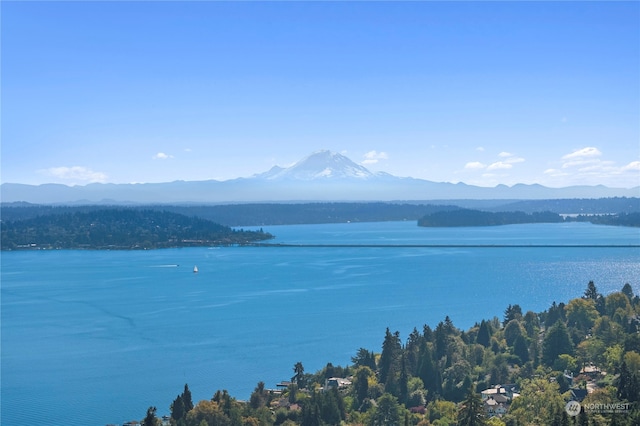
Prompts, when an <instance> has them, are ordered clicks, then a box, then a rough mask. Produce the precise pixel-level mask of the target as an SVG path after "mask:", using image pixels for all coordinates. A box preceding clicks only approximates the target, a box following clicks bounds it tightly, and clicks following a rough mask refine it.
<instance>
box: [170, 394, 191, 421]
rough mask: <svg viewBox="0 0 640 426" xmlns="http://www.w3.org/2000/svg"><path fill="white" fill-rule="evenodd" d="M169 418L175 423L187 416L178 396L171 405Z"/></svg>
mask: <svg viewBox="0 0 640 426" xmlns="http://www.w3.org/2000/svg"><path fill="white" fill-rule="evenodd" d="M170 408H171V418H172V419H173V420H175V421H176V422H177V421H178V420H181V419H183V418H184V417H185V416H186V415H187V411H186V410H185V408H184V401H183V400H182V395H178V396H177V397H176V399H174V400H173V402H172V403H171V407H170Z"/></svg>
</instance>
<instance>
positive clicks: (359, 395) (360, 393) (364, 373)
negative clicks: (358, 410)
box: [353, 367, 373, 406]
mask: <svg viewBox="0 0 640 426" xmlns="http://www.w3.org/2000/svg"><path fill="white" fill-rule="evenodd" d="M372 376H373V371H371V369H370V368H369V367H360V368H358V370H357V371H356V375H355V380H354V382H355V383H354V384H353V385H354V390H355V394H356V400H357V402H358V404H359V405H360V406H362V403H363V402H364V401H365V399H367V398H368V396H369V377H372Z"/></svg>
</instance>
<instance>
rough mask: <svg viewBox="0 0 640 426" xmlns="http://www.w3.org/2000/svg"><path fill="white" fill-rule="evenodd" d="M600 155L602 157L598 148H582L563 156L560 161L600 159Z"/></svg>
mask: <svg viewBox="0 0 640 426" xmlns="http://www.w3.org/2000/svg"><path fill="white" fill-rule="evenodd" d="M601 155H602V152H600V150H599V149H598V148H595V147H593V146H587V147H584V148H580V149H577V150H575V151H573V152H571V153H569V154H567V155H564V156H563V157H562V159H563V160H573V159H576V158H580V159H584V158H593V157H600V156H601Z"/></svg>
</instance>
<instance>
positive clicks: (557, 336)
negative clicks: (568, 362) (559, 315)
mask: <svg viewBox="0 0 640 426" xmlns="http://www.w3.org/2000/svg"><path fill="white" fill-rule="evenodd" d="M560 354H569V355H573V342H571V337H569V332H568V331H567V327H566V326H565V325H564V322H562V321H557V322H556V323H555V324H554V325H553V327H551V328H550V329H549V330H548V331H547V333H546V336H545V338H544V342H543V345H542V362H543V363H544V364H546V365H548V366H552V365H553V363H554V361H555V360H556V358H558V355H560Z"/></svg>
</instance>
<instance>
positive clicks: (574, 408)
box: [564, 401, 580, 417]
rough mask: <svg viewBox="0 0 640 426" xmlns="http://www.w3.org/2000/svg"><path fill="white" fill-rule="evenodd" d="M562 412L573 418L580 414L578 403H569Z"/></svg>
mask: <svg viewBox="0 0 640 426" xmlns="http://www.w3.org/2000/svg"><path fill="white" fill-rule="evenodd" d="M564 411H566V412H567V414H568V415H569V416H571V417H575V416H577V415H578V414H580V403H579V402H578V401H569V402H567V405H565V406H564Z"/></svg>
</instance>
